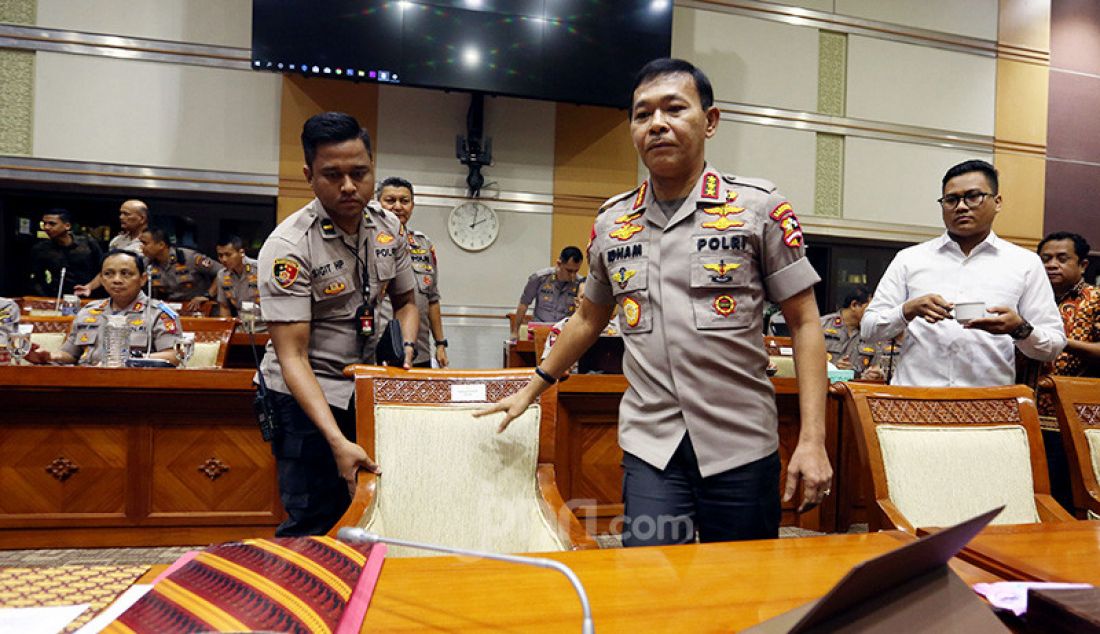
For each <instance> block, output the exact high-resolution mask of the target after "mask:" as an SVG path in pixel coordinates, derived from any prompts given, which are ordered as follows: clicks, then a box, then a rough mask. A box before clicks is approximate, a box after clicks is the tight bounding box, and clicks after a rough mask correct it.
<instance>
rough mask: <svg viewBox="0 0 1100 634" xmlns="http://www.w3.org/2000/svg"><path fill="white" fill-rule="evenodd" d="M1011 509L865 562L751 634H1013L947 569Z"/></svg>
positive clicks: (994, 513) (977, 519)
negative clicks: (821, 594) (824, 591)
mask: <svg viewBox="0 0 1100 634" xmlns="http://www.w3.org/2000/svg"><path fill="white" fill-rule="evenodd" d="M1003 508H1004V507H1003V506H1002V507H999V508H996V509H993V510H991V511H988V512H986V513H983V514H981V515H979V516H977V517H974V518H972V519H969V520H966V521H965V522H962V523H961V524H956V525H955V526H952V527H951V528H948V529H945V530H942V531H939V532H937V533H933V534H931V535H928V536H927V537H924V538H922V539H919V540H917V541H915V542H913V543H911V544H906V545H905V546H902V547H901V548H898V549H896V550H892V551H890V552H888V553H886V554H884V555H879V556H878V557H875V558H874V559H870V560H868V561H865V562H863V563H861V564H859V565H857V566H855V567H854V568H852V569H851V570H850V571H848V574H847V575H845V576H844V578H843V579H841V580H840V581H839V582H837V584H836V585H835V586H833V589H832V590H830V591H829V593H828V594H826V595H825V596H824V597H822V598H820V599H818V600H817V601H814V602H811V603H808V604H806V605H804V606H802V607H799V608H795V609H794V610H791V611H789V612H785V613H783V614H780V615H779V616H777V617H775V618H772V619H769V620H767V621H764V622H763V623H761V624H759V625H757V626H755V627H753V628H751V629H749V630H745V631H746V632H756V633H759V634H770V633H772V632H791V633H792V634H793V633H796V632H889V633H890V634H895V633H897V632H966V633H967V634H980V633H982V632H1004V631H1007V628H1005V626H1004V625H1002V624H1001V622H1000V620H999V619H998V618H997V617H996V615H994V614H993V611H992V610H991V609H990V608H989V607H988V606H987V605H985V604H984V603H982V601H981V599H979V598H978V596H977V595H976V594H974V591H973V590H971V589H970V587H969V586H968V585H966V583H965V582H963V581H962V579H959V577H958V576H956V575H955V573H954V572H952V571H951V569H950V568H948V567H947V562H948V561H950V560H951V558H952V557H954V556H955V555H956V554H957V553H958V552H959V551H960V550H962V549H963V547H964V546H966V544H967V543H968V542H969V541H970V540H971V539H973V538H974V536H975V535H977V534H978V533H979V532H980V531H981V530H982V529H983V528H985V526H986V524H988V523H989V522H990V521H991V520H992V519H993V518H994V517H996V516H997V514H998V513H1000V512H1001V510H1002V509H1003Z"/></svg>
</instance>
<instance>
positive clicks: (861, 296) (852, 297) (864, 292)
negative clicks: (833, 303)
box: [841, 284, 871, 308]
mask: <svg viewBox="0 0 1100 634" xmlns="http://www.w3.org/2000/svg"><path fill="white" fill-rule="evenodd" d="M869 301H871V289H869V288H867V287H866V286H863V285H862V284H860V285H859V286H854V287H852V290H850V291H848V293H847V294H846V295H845V296H844V304H842V305H841V308H848V307H850V306H851V305H852V302H855V303H856V304H866V303H867V302H869Z"/></svg>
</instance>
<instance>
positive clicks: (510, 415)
mask: <svg viewBox="0 0 1100 634" xmlns="http://www.w3.org/2000/svg"><path fill="white" fill-rule="evenodd" d="M534 383H535V381H530V382H528V383H527V385H526V386H525V387H524V388H523V389H522V390H520V391H518V392H516V393H515V394H512V395H511V396H509V397H507V398H503V399H501V400H499V401H497V402H496V403H493V404H491V405H489V406H487V407H485V408H483V409H480V410H478V411H476V412H474V418H481V417H482V416H488V415H489V414H495V413H496V412H504V418H503V419H502V420H501V421H500V426H499V427H498V428H497V433H498V434H499V433H501V432H503V431H504V430H505V429H508V425H510V424H511V423H512V421H514V420H515V419H517V418H519V415H520V414H522V413H523V412H525V411H527V408H528V406H530V405H531V403H534V402H535V399H537V398H538V397H539V393H538V388H537V387H535V386H534Z"/></svg>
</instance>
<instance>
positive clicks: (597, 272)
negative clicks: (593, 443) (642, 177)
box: [585, 166, 819, 477]
mask: <svg viewBox="0 0 1100 634" xmlns="http://www.w3.org/2000/svg"><path fill="white" fill-rule="evenodd" d="M588 262H589V267H590V269H591V273H590V274H589V276H588V282H587V283H586V284H585V296H586V297H587V298H588V299H589V300H591V301H593V302H596V303H598V304H603V305H607V304H611V303H613V302H614V303H618V305H619V308H620V315H621V317H620V319H619V326H620V328H621V330H622V334H623V340H624V343H625V345H626V355H625V357H624V359H623V371H624V373H625V374H626V377H627V381H628V382H629V384H630V387H629V388H628V389H627V391H626V394H625V395H624V396H623V400H622V404H621V406H620V408H619V443H620V445H622V448H623V450H624V451H628V452H630V453H632V454H634V455H635V456H638V457H639V458H641V459H642V460H645V461H646V462H648V463H649V464H651V465H653V466H654V467H657V468H658V469H663V468H665V466H666V465H667V464H668V461H669V459H670V458H671V457H672V454H673V453H674V452H675V450H676V448H677V446H678V445H679V444H680V441H681V439H682V438H683V435H684V432H685V431H687V432H688V433H689V434H691V440H692V443H693V445H694V447H695V453H696V455H697V456H698V459H699V469H700V472H701V473H702V475H703V476H704V477H706V476H710V475H714V474H717V473H721V472H723V471H726V470H729V469H732V468H735V467H738V466H741V465H744V464H747V463H749V462H752V461H754V460H758V459H760V458H763V457H765V456H767V455H769V454H771V453H772V452H774V451H775V450H776V449H777V447H778V446H779V439H778V434H777V425H778V423H777V420H776V409H775V392H774V389H773V388H772V384H771V382H770V381H769V380H768V377H767V375H766V373H765V370H766V368H767V366H768V355H767V352H765V350H764V343H763V335H762V334H761V332H762V330H763V305H764V300H765V299H767V300H770V301H772V302H776V303H778V302H782V301H783V300H786V299H788V298H790V297H792V296H794V295H796V294H798V293H799V292H801V291H804V290H805V289H807V288H810V287H812V286H813V285H814V284H815V283H816V282H817V281H818V280H819V278H818V276H817V273H815V272H814V270H813V267H811V266H810V263H809V261H808V260H807V259H806V258H805V246H804V240H803V237H802V231H801V228H800V227H799V225H798V219H797V218H796V217H795V215H794V212H793V211H792V209H791V206H790V205H789V204H787V202H786V200H785V199H784V198H783V197H782V196H780V195H779V194H777V193H776V192H775V186H774V185H772V184H771V183H769V182H767V181H762V180H757V179H744V178H739V177H733V176H723V175H721V174H720V173H718V172H717V171H716V170H714V169H713V168H711V167H709V166H708V167H706V169H705V170H704V173H703V174H702V175H701V176H700V178H699V181H698V182H697V183H696V186H695V189H694V190H693V191H692V193H691V194H690V195H689V196H688V197H687V199H686V200H685V201H684V203H683V204H682V205H681V206H680V208H679V209H678V210H676V212H675V213H674V214H673V215H672V217H671V218H668V219H666V217H665V215H664V213H663V212H662V211H661V210H660V209H659V208H658V206H657V205H656V204H655V202H654V200H653V194H652V192H651V191H650V188H649V186H648V182H643V183H642V185H641V187H639V188H638V189H636V190H634V191H633V192H629V193H628V194H623V195H621V196H618V197H616V198H613V199H611V200H610V201H608V203H607V204H605V206H604V209H603V210H602V211H601V213H600V215H599V216H598V217H597V218H596V223H595V225H594V226H593V229H592V239H591V242H590V244H589V248H588Z"/></svg>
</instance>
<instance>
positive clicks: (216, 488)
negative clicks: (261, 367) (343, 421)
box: [0, 366, 283, 548]
mask: <svg viewBox="0 0 1100 634" xmlns="http://www.w3.org/2000/svg"><path fill="white" fill-rule="evenodd" d="M253 373H254V371H253V370H175V369H155V370H153V369H135V368H111V369H108V368H82V367H57V366H18V367H14V366H0V412H2V413H0V484H2V486H3V495H2V496H0V546H2V547H3V548H66V547H95V546H157V545H183V544H205V543H210V542H217V541H226V540H231V539H237V538H241V537H249V536H262V535H271V534H272V533H273V532H274V527H275V526H276V525H277V524H278V523H279V522H280V521H281V520H282V517H283V509H282V506H281V505H280V503H279V496H278V489H277V486H276V481H275V461H274V458H273V457H272V455H271V449H270V447H269V446H268V445H267V444H266V443H264V442H263V439H262V438H261V437H260V432H259V430H258V429H257V427H256V419H255V417H254V415H253V413H252V398H253V395H254V390H253V387H252V375H253Z"/></svg>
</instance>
